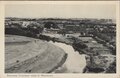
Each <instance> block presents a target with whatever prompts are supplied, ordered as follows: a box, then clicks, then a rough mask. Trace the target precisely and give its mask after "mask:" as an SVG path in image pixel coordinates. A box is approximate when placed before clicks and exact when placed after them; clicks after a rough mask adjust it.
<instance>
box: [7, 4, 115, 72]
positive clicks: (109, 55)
mask: <svg viewBox="0 0 120 78" xmlns="http://www.w3.org/2000/svg"><path fill="white" fill-rule="evenodd" d="M24 7H25V6H24ZM7 9H8V8H7ZM9 9H10V8H9ZM30 9H31V8H30ZM74 12H75V10H74ZM76 12H77V10H76ZM9 13H10V12H9ZM13 13H14V14H15V13H18V12H17V11H16V12H13ZM20 13H21V12H20ZM27 13H28V12H27ZM18 15H20V14H18ZM21 15H22V14H21ZM28 15H29V13H28ZM71 15H72V14H71ZM26 16H27V14H26ZM86 16H87V15H86ZM5 73H116V20H115V19H112V18H97V17H96V18H74V17H73V18H72V17H70V18H67V17H66V18H61V17H59V16H58V17H50V18H49V17H46V18H40V17H34V18H33V17H32V18H28V17H16V15H15V16H11V17H10V15H8V16H7V13H6V17H5Z"/></svg>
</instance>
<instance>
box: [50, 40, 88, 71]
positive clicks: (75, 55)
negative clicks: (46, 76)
mask: <svg viewBox="0 0 120 78" xmlns="http://www.w3.org/2000/svg"><path fill="white" fill-rule="evenodd" d="M49 43H51V44H53V45H56V46H58V47H60V48H62V49H63V50H64V51H65V52H66V53H67V54H68V57H67V59H66V61H65V63H64V64H63V65H62V67H59V68H58V69H57V70H56V71H54V73H82V72H83V69H84V68H85V66H86V60H85V55H84V54H82V55H81V54H79V52H77V51H74V49H73V47H72V46H71V45H67V44H64V43H58V42H55V43H53V42H52V41H50V42H49Z"/></svg>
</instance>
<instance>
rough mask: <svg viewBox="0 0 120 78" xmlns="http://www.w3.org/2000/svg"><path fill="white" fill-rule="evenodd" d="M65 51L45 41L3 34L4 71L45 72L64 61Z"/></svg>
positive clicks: (50, 70)
mask: <svg viewBox="0 0 120 78" xmlns="http://www.w3.org/2000/svg"><path fill="white" fill-rule="evenodd" d="M66 55H67V54H66V53H65V52H64V50H62V49H61V48H59V47H56V46H54V45H52V44H50V43H47V42H45V41H41V40H38V39H34V38H29V37H23V36H16V35H6V36H5V72H6V73H25V72H26V73H47V72H52V70H53V69H55V68H57V67H58V66H60V65H62V64H63V63H64V61H63V60H65V59H66Z"/></svg>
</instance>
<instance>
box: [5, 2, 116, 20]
mask: <svg viewBox="0 0 120 78" xmlns="http://www.w3.org/2000/svg"><path fill="white" fill-rule="evenodd" d="M5 17H20V18H106V19H115V18H116V7H115V5H112V4H109V5H106V4H98V5H97V4H94V5H93V4H89V5H88V4H87V5H85V4H83V5H82V4H80V5H78V4H77V5H71V4H70V5H62V4H57V5H56V4H17V5H16V4H11V5H10V4H9V5H6V6H5Z"/></svg>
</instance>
